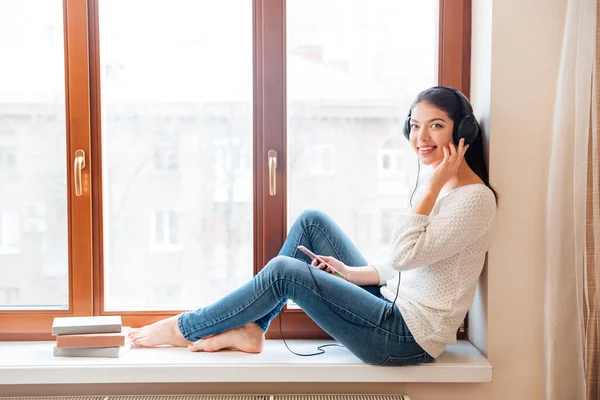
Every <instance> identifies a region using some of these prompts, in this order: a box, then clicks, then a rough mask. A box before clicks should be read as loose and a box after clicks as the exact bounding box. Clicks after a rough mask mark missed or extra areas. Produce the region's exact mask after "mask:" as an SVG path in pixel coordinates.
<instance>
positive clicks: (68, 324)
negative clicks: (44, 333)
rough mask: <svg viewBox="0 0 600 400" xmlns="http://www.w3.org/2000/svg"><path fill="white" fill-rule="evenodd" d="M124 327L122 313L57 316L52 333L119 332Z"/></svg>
mask: <svg viewBox="0 0 600 400" xmlns="http://www.w3.org/2000/svg"><path fill="white" fill-rule="evenodd" d="M122 328H123V324H122V322H121V316H120V315H114V316H113V315H110V316H96V317H57V318H54V321H53V322H52V335H53V336H57V335H76V334H82V333H119V332H121V329H122Z"/></svg>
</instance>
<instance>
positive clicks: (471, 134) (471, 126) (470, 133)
mask: <svg viewBox="0 0 600 400" xmlns="http://www.w3.org/2000/svg"><path fill="white" fill-rule="evenodd" d="M432 89H444V90H449V91H451V92H452V93H454V95H455V96H456V97H457V98H458V101H459V102H460V116H461V117H462V118H461V119H460V120H457V121H454V131H453V132H452V138H453V140H454V144H455V145H457V146H458V145H459V143H460V139H462V138H464V139H465V145H467V144H471V143H473V141H475V138H476V137H477V135H478V134H479V123H478V122H477V120H476V119H475V116H474V115H473V108H472V107H471V104H470V103H469V100H468V99H467V97H466V96H465V95H464V94H462V93H461V92H459V91H458V90H456V89H454V88H451V87H449V86H434V87H433V88H432ZM410 118H411V111H410V110H409V112H408V117H406V121H405V122H404V137H406V139H407V140H410Z"/></svg>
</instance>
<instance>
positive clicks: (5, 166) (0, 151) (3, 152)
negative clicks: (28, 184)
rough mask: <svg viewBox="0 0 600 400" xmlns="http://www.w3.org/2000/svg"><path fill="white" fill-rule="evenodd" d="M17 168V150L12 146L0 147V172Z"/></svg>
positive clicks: (12, 170) (13, 170)
mask: <svg viewBox="0 0 600 400" xmlns="http://www.w3.org/2000/svg"><path fill="white" fill-rule="evenodd" d="M16 170H17V152H16V150H15V148H14V147H0V173H3V172H4V173H7V172H15V171H16Z"/></svg>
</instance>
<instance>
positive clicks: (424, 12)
mask: <svg viewBox="0 0 600 400" xmlns="http://www.w3.org/2000/svg"><path fill="white" fill-rule="evenodd" d="M238 2H239V4H237V5H236V6H234V7H231V6H225V3H224V2H216V1H206V2H198V1H194V0H176V1H169V2H166V1H162V2H161V1H155V2H147V1H140V0H121V1H119V2H115V1H111V0H107V1H99V0H66V1H54V2H52V1H47V0H25V1H19V2H2V4H1V5H0V8H2V7H4V9H0V22H1V23H0V32H1V34H0V57H1V58H2V59H3V60H5V59H10V60H13V61H12V62H11V63H2V65H0V81H1V82H2V84H1V85H0V185H2V191H3V193H4V192H5V190H6V191H7V192H8V193H12V194H14V195H13V196H0V339H3V340H24V339H43V338H46V339H48V338H50V336H49V333H50V328H51V322H52V319H53V318H54V317H55V316H69V315H71V316H85V315H122V316H123V321H124V324H126V325H130V326H141V325H144V324H147V323H150V322H154V321H157V320H160V319H163V318H165V317H169V316H172V315H175V314H177V313H179V312H181V311H182V310H186V309H190V308H193V307H196V306H199V305H205V304H209V303H211V302H213V301H215V300H216V299H218V298H221V297H222V296H224V295H226V294H227V293H229V292H231V291H232V290H233V289H234V288H236V287H239V286H240V285H242V284H243V282H245V281H247V280H248V279H250V278H252V276H253V275H256V274H257V273H258V272H259V271H260V270H261V269H262V268H263V267H264V266H265V265H266V264H267V263H268V262H269V261H270V260H271V259H273V258H274V257H276V256H277V254H278V251H279V249H280V248H281V246H282V244H283V242H284V240H285V238H286V236H287V235H288V233H289V229H288V226H291V225H292V222H293V221H294V220H295V219H296V218H297V217H298V216H299V215H300V214H301V213H302V211H303V210H305V209H307V208H319V209H323V210H326V211H331V212H332V213H334V214H337V215H336V217H339V218H338V220H339V221H340V223H341V224H342V226H344V228H347V230H348V232H349V234H350V236H352V238H353V239H355V240H356V242H357V243H358V244H359V245H360V246H361V249H364V252H365V253H366V254H367V255H368V256H369V258H371V257H372V258H379V257H381V255H382V253H383V251H384V249H385V248H386V247H387V240H388V239H389V236H390V233H389V232H388V230H389V229H388V228H386V227H388V225H389V221H386V220H385V218H386V217H385V216H386V215H391V214H390V210H397V209H398V204H397V201H398V199H402V198H403V197H404V198H407V197H408V193H409V191H408V184H409V181H410V179H411V178H412V177H413V176H414V172H415V171H414V169H415V168H414V167H413V165H412V163H408V162H407V160H408V157H406V154H407V153H408V152H409V151H410V147H409V146H407V144H406V143H405V142H399V141H398V140H397V139H398V137H400V138H401V135H398V133H399V132H401V131H402V125H403V122H404V120H403V116H401V115H398V112H397V110H399V109H401V110H404V109H407V108H408V106H409V104H410V102H411V101H412V98H411V96H413V94H414V93H415V92H416V91H418V90H419V89H420V88H422V87H427V86H431V85H433V84H436V82H437V83H441V84H447V85H451V86H453V87H457V88H460V89H461V90H462V91H463V92H465V93H468V90H469V88H468V81H469V56H470V54H469V47H470V42H469V41H470V1H467V0H428V1H417V0H415V1H403V2H398V1H393V0H376V1H373V0H352V1H350V0H345V1H332V2H327V4H324V3H323V2H319V1H315V0H312V1H308V0H307V1H293V0H288V1H287V2H280V1H267V0H252V1H250V0H238ZM42 9H44V10H45V12H43V13H37V12H36V16H35V18H33V17H32V14H33V13H32V11H31V10H42ZM140 16H143V18H140ZM39 18H42V19H39ZM199 18H200V19H201V21H199V20H198V19H199ZM27 21H29V22H27ZM174 21H177V22H174ZM21 22H22V23H21ZM199 22H201V23H199ZM399 22H402V23H399ZM27 23H30V25H26V24H27ZM415 26H418V27H419V29H420V32H421V34H420V35H419V37H418V38H417V37H415V38H414V40H410V41H399V40H397V38H398V37H410V36H411V32H414V29H415ZM63 33H64V35H63ZM24 49H25V50H24ZM224 49H227V51H225V50H224ZM436 49H437V53H436ZM410 52H412V53H414V54H418V56H416V57H414V58H413V59H411V62H410V63H406V62H404V60H405V57H404V56H403V55H404V54H407V53H410ZM31 57H35V59H36V60H39V59H44V60H45V62H44V63H39V62H30V61H31V59H30V58H31ZM436 71H437V75H436ZM3 77H4V78H6V77H10V79H9V80H5V81H2V79H3ZM38 78H39V82H37V81H36V79H38ZM7 88H10V90H8V89H7ZM42 128H43V131H44V132H45V133H48V132H51V134H44V135H40V134H38V133H39V132H41V131H42ZM36 132H38V133H36ZM36 149H37V150H36ZM270 150H271V151H272V152H271V153H270V154H272V155H274V156H272V158H271V161H276V162H271V163H270V164H269V162H268V154H269V151H270ZM434 150H435V151H437V150H439V149H437V150H436V149H434ZM32 151H33V153H32ZM358 155H361V156H360V157H359V156H358ZM424 155H426V154H424ZM25 159H27V160H28V161H27V162H25V161H24V160H25ZM356 160H362V161H361V163H364V164H360V163H357V162H356ZM269 165H271V166H272V168H270V169H269V168H268V166H269ZM369 170H372V171H371V172H372V174H371V173H368V174H367V172H369ZM379 170H381V171H382V173H380V174H379V175H380V176H379V177H378V178H377V179H372V178H373V177H374V176H378V171H379ZM356 185H359V186H361V187H364V188H366V189H367V190H365V191H363V193H361V194H357V193H356V191H354V190H353V189H352V188H353V187H356ZM327 188H329V189H327ZM79 189H81V190H79ZM330 190H336V191H337V192H338V193H339V194H340V195H342V196H344V198H346V199H347V201H345V202H343V203H340V202H339V201H334V200H335V199H334V198H333V197H332V196H327V195H326V194H327V193H329V191H330ZM364 193H369V196H367V197H365V196H364ZM373 196H375V197H376V199H375V200H374V197H373ZM32 199H35V201H33V200H32ZM382 232H383V233H382ZM385 232H388V233H385ZM190 276H194V277H197V279H189V277H190ZM281 315H283V316H284V319H285V323H284V324H283V332H284V333H285V334H286V338H287V337H299V338H309V337H312V338H315V337H327V334H325V333H324V332H323V331H322V330H321V329H320V328H319V327H318V326H317V325H316V324H314V323H313V322H312V321H311V320H310V319H309V318H308V316H307V315H306V314H305V313H304V311H303V310H302V309H298V308H292V307H289V308H288V307H287V305H286V306H284V309H283V313H282V314H281ZM278 318H279V317H278ZM274 322H275V324H274V325H273V326H275V327H278V326H279V324H278V322H279V319H275V320H274ZM277 330H278V329H277ZM277 330H269V331H268V332H267V337H278V336H279V332H277Z"/></svg>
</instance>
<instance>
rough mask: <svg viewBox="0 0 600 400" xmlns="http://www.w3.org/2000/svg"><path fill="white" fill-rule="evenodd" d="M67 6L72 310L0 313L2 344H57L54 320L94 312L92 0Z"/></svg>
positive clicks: (74, 1)
mask: <svg viewBox="0 0 600 400" xmlns="http://www.w3.org/2000/svg"><path fill="white" fill-rule="evenodd" d="M62 7H63V10H62V11H63V12H62V14H63V40H64V60H65V61H64V74H65V111H66V154H67V157H66V159H65V160H64V161H65V163H66V173H67V176H66V179H67V187H68V190H67V192H66V193H65V195H66V197H67V210H66V212H67V219H68V221H67V229H68V287H69V297H68V298H69V307H68V309H66V310H61V309H37V310H0V327H1V328H0V341H7V340H8V341H27V340H52V339H53V337H52V336H51V330H52V321H53V320H54V318H55V317H67V316H86V315H91V314H92V312H93V301H94V297H93V286H92V275H93V272H92V269H91V268H90V265H91V260H92V196H91V191H90V190H89V189H90V182H91V180H92V175H91V172H92V171H91V169H92V167H91V166H90V165H89V164H90V163H89V160H90V149H91V145H90V137H91V136H90V134H91V126H90V79H89V78H90V71H89V63H88V55H89V41H88V3H87V0H63V1H62ZM76 150H83V151H84V152H85V161H86V167H85V168H84V169H83V170H82V173H81V180H82V187H83V191H82V195H81V196H76V195H75V183H74V176H73V174H74V158H75V157H74V156H75V151H76ZM17 162H18V160H17ZM92 183H93V182H92ZM73 232H77V234H73Z"/></svg>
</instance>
